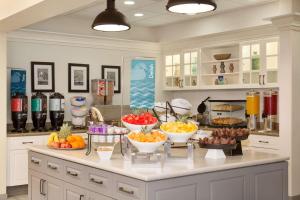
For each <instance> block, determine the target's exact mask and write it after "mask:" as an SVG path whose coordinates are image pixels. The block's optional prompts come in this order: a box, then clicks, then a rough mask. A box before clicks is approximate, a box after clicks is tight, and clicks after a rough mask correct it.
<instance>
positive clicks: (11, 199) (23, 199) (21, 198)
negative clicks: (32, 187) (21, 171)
mask: <svg viewBox="0 0 300 200" xmlns="http://www.w3.org/2000/svg"><path fill="white" fill-rule="evenodd" d="M7 200H28V195H27V194H23V195H18V196H12V197H9V198H8V199H7Z"/></svg>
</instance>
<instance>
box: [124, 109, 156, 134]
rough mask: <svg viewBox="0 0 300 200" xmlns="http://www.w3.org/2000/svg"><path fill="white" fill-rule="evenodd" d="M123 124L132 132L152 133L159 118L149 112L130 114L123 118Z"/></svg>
mask: <svg viewBox="0 0 300 200" xmlns="http://www.w3.org/2000/svg"><path fill="white" fill-rule="evenodd" d="M122 123H123V125H124V126H125V127H126V128H127V129H129V130H130V131H141V130H142V129H143V130H145V131H150V130H152V129H153V128H154V127H155V125H156V124H157V118H156V117H154V116H153V115H152V114H151V113H149V112H145V113H141V114H138V115H135V114H129V115H125V116H123V117H122Z"/></svg>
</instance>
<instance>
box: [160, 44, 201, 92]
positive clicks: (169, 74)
mask: <svg viewBox="0 0 300 200" xmlns="http://www.w3.org/2000/svg"><path fill="white" fill-rule="evenodd" d="M198 59H199V52H198V50H193V51H184V52H181V53H175V54H169V55H166V56H164V63H165V72H164V78H165V81H164V82H165V89H166V90H181V89H182V90H185V89H191V88H196V87H198V86H199V85H198V83H199V78H198V65H199V60H198Z"/></svg>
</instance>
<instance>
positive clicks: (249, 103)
mask: <svg viewBox="0 0 300 200" xmlns="http://www.w3.org/2000/svg"><path fill="white" fill-rule="evenodd" d="M259 102H260V95H259V92H256V91H250V92H247V98H246V114H247V117H248V128H249V129H250V130H256V129H257V122H258V121H259Z"/></svg>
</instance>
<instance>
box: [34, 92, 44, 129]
mask: <svg viewBox="0 0 300 200" xmlns="http://www.w3.org/2000/svg"><path fill="white" fill-rule="evenodd" d="M31 116H32V123H33V127H34V128H33V129H32V130H33V131H45V130H46V129H45V125H46V119H47V96H46V95H44V94H42V93H41V92H37V93H36V94H34V95H32V97H31Z"/></svg>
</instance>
